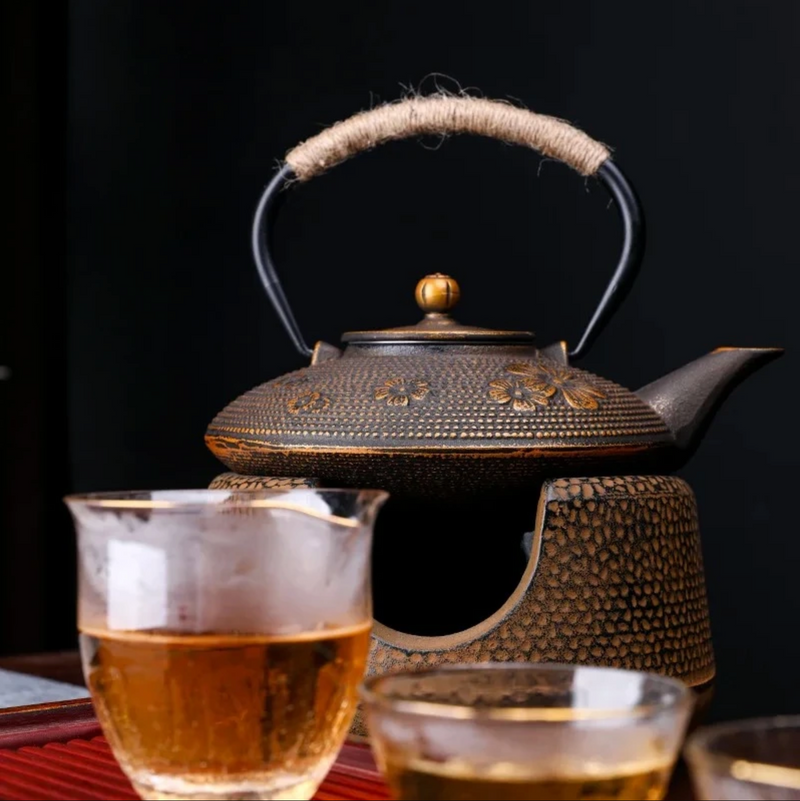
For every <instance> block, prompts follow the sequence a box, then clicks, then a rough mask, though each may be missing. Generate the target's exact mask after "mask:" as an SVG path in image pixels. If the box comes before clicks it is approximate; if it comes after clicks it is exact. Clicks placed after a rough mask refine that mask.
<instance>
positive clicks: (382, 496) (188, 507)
mask: <svg viewBox="0 0 800 801" xmlns="http://www.w3.org/2000/svg"><path fill="white" fill-rule="evenodd" d="M298 491H303V492H311V493H313V494H315V495H317V494H323V493H326V494H334V495H344V496H347V495H350V496H353V497H356V496H360V497H363V498H364V500H366V501H368V502H372V501H377V500H382V501H385V500H386V499H387V498H388V497H389V493H387V492H384V491H383V490H376V489H349V488H343V487H333V488H328V487H291V488H289V489H263V490H261V489H258V490H235V489H230V490H228V489H194V490H190V489H182V490H130V491H122V492H85V493H77V494H73V495H67V496H65V497H64V503H66V504H67V505H68V506H70V505H80V506H85V507H88V508H91V509H110V510H115V511H120V512H122V511H126V510H133V511H142V510H145V511H146V510H163V509H173V510H181V511H200V510H203V509H215V508H219V509H221V510H225V511H227V510H229V509H230V508H232V507H235V508H244V509H284V510H286V511H290V512H301V513H302V514H304V515H309V516H311V517H317V518H320V519H321V520H330V521H333V522H335V523H337V524H340V525H343V526H349V527H351V528H355V527H359V526H361V525H362V521H361V520H357V519H354V518H352V517H342V516H340V515H335V514H325V513H324V512H320V511H318V510H316V509H312V508H310V507H308V506H303V505H302V504H298V503H291V502H289V501H282V500H278V499H279V498H281V497H285V496H286V495H287V494H289V493H292V492H298ZM159 494H162V495H169V496H181V495H185V496H186V500H180V499H176V497H170V498H169V499H167V498H163V499H160V498H145V497H137V496H145V495H159ZM200 496H202V497H203V498H204V499H205V500H201V499H200ZM214 499H217V501H218V502H217V503H212V501H213V500H214ZM232 499H235V501H236V503H235V504H231V505H230V506H228V505H223V503H221V502H223V501H231V500H232Z"/></svg>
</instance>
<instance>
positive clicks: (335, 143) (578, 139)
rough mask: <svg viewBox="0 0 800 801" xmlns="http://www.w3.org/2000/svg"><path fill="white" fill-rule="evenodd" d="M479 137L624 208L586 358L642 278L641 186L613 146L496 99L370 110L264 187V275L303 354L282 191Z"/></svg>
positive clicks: (257, 226) (256, 249) (258, 254)
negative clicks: (403, 148)
mask: <svg viewBox="0 0 800 801" xmlns="http://www.w3.org/2000/svg"><path fill="white" fill-rule="evenodd" d="M455 133H472V134H479V135H483V136H489V137H492V138H494V139H500V140H502V141H504V142H511V143H513V144H518V145H523V146H525V147H529V148H532V149H533V150H536V151H537V152H539V153H542V154H543V155H545V156H549V157H550V158H555V159H558V160H560V161H563V162H564V163H565V164H568V165H569V166H570V167H572V168H573V169H575V170H577V171H578V172H579V173H581V174H582V175H595V176H597V178H598V179H599V180H600V182H601V183H602V184H603V185H604V186H605V188H606V189H607V190H608V192H609V194H610V195H611V197H612V198H613V199H614V202H615V203H616V206H617V209H618V210H619V214H620V218H621V220H622V227H623V242H622V253H621V255H620V259H619V263H618V264H617V268H616V270H615V271H614V275H613V276H612V277H611V281H610V282H609V284H608V287H606V291H605V292H604V294H603V297H602V298H601V300H600V303H599V304H598V306H597V309H596V310H595V312H594V314H593V315H592V319H591V320H590V321H589V325H587V326H586V330H585V331H584V332H583V335H582V336H581V338H580V340H579V342H578V345H577V347H575V348H574V349H573V350H571V351H570V353H569V356H570V358H571V359H578V358H580V357H581V356H584V355H585V354H586V352H587V351H588V350H589V347H590V346H591V344H592V343H593V342H594V340H595V339H596V338H597V336H598V335H599V333H600V331H602V329H603V327H604V326H605V325H606V323H608V321H609V320H610V319H611V316H612V315H613V314H614V312H615V311H616V310H617V308H618V307H619V304H620V303H621V302H622V301H623V300H624V298H625V296H626V295H627V293H628V291H629V290H630V287H631V285H632V284H633V280H634V278H635V277H636V275H637V274H638V271H639V267H640V265H641V261H642V255H643V253H644V236H645V232H644V216H643V214H642V208H641V206H640V204H639V200H638V198H637V197H636V193H635V192H634V191H633V187H632V186H631V185H630V183H629V182H628V180H627V178H626V177H625V176H624V175H623V174H622V172H621V170H620V169H619V167H617V166H616V164H614V162H613V161H612V160H611V158H610V153H609V150H608V148H607V147H606V146H605V145H602V144H600V142H596V141H595V140H594V139H592V138H591V137H589V136H587V135H586V134H585V133H583V131H580V130H578V129H577V128H574V127H573V126H572V125H570V124H569V123H567V122H564V121H563V120H559V119H556V118H555V117H548V116H546V115H544V114H535V113H534V112H532V111H528V110H526V109H522V108H517V107H516V106H511V105H508V104H506V103H501V102H498V101H494V100H482V99H480V98H472V97H441V96H433V97H416V98H410V99H408V100H403V101H400V102H399V103H393V104H389V105H386V106H381V107H380V108H375V109H372V110H371V111H364V112H361V113H360V114H356V115H355V116H354V117H350V118H349V119H347V120H344V121H342V122H338V123H336V124H335V125H332V126H331V127H330V128H327V129H326V130H324V131H322V133H319V134H317V135H316V136H314V137H312V138H311V139H307V140H306V141H305V142H302V143H301V144H299V145H297V147H295V148H293V149H292V150H290V151H289V153H287V155H286V161H285V163H284V164H283V166H282V167H281V169H280V170H279V172H278V173H277V174H276V175H275V177H274V178H273V179H272V181H271V182H270V184H269V186H267V188H266V189H265V190H264V194H263V195H262V196H261V200H260V201H259V203H258V208H257V209H256V215H255V219H254V220H253V233H252V246H253V257H254V258H255V262H256V267H257V268H258V274H259V277H260V278H261V282H262V284H263V285H264V289H265V290H266V291H267V294H268V295H269V298H270V300H271V301H272V305H273V306H274V307H275V311H276V312H277V314H278V317H280V319H281V322H282V323H283V325H284V328H286V331H287V332H288V334H289V337H290V338H291V340H292V343H293V344H294V346H295V348H297V350H298V351H299V352H300V353H301V354H302V355H303V356H312V355H313V353H314V351H313V350H312V349H311V348H310V347H309V346H308V345H307V344H306V342H305V340H304V339H303V335H302V333H301V332H300V328H299V327H298V325H297V321H296V320H295V317H294V314H293V312H292V309H291V307H290V306H289V303H288V301H287V300H286V295H285V294H284V292H283V287H282V286H281V282H280V279H279V278H278V274H277V272H276V271H275V266H274V264H273V262H272V256H271V254H270V242H269V239H270V237H269V234H270V227H271V222H272V220H273V218H274V215H275V212H276V211H277V208H278V202H279V200H280V199H281V198H282V197H284V196H285V193H284V192H281V189H283V188H284V187H285V186H286V185H287V184H288V183H289V182H290V181H291V180H292V179H299V180H300V181H307V180H309V179H310V178H313V177H314V176H315V175H319V174H320V173H322V172H325V170H328V169H330V168H331V167H335V166H336V165H337V164H340V163H341V162H343V161H345V160H346V159H348V158H350V157H351V156H354V155H356V154H357V153H361V152H363V151H365V150H370V149H371V148H373V147H376V146H377V145H380V144H382V143H383V142H388V141H390V140H392V139H405V138H408V137H411V136H419V135H423V134H439V135H446V134H455Z"/></svg>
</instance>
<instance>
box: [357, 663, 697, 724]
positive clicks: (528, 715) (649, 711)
mask: <svg viewBox="0 0 800 801" xmlns="http://www.w3.org/2000/svg"><path fill="white" fill-rule="evenodd" d="M493 670H507V671H519V672H536V673H556V672H559V671H561V672H567V673H576V672H577V671H578V670H582V671H587V672H592V673H598V674H599V673H605V672H614V673H627V674H629V675H635V676H644V677H646V678H647V679H648V680H650V681H652V682H653V683H654V685H656V686H658V687H661V688H663V690H664V697H663V699H662V700H661V701H660V702H658V703H646V704H645V703H643V704H634V705H631V706H629V707H617V708H613V707H609V708H597V709H594V708H589V707H566V706H565V707H528V706H508V707H474V706H468V705H466V704H450V703H446V702H443V701H416V700H413V699H408V698H402V697H396V696H390V695H384V694H382V693H381V692H380V690H379V689H378V688H377V685H379V684H381V683H383V682H387V683H389V682H392V680H393V679H397V678H399V677H400V676H402V677H404V678H407V677H408V676H409V675H418V676H424V675H428V676H430V675H434V674H439V675H447V674H454V673H463V672H470V671H473V672H476V673H478V672H482V671H493ZM360 694H361V698H362V699H363V700H364V701H365V702H366V703H367V704H368V705H372V706H375V707H381V708H383V709H388V710H391V711H393V712H401V713H404V714H413V715H420V716H426V717H439V718H451V719H458V720H504V721H520V722H526V723H570V722H580V721H592V720H632V719H641V718H651V717H654V716H656V715H660V714H662V713H664V712H669V711H673V710H677V709H680V708H681V707H688V706H689V705H691V702H692V698H691V690H690V689H689V688H688V687H687V686H686V685H685V684H683V682H681V681H678V680H677V679H671V678H668V677H666V676H659V675H657V674H654V673H645V672H640V671H632V670H621V669H617V668H605V667H589V666H584V665H566V664H558V663H548V664H521V663H513V662H512V663H503V662H481V663H476V664H465V665H451V666H448V667H445V668H431V669H429V670H421V671H414V673H413V674H409V673H402V674H389V675H381V676H372V677H370V678H369V679H367V680H366V681H365V682H364V683H363V684H362V685H361V688H360Z"/></svg>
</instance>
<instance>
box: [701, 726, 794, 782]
mask: <svg viewBox="0 0 800 801" xmlns="http://www.w3.org/2000/svg"><path fill="white" fill-rule="evenodd" d="M776 729H797V731H798V736H800V715H786V716H781V717H774V718H754V719H752V720H741V721H734V722H732V723H717V724H715V725H713V726H707V727H705V728H703V729H701V730H700V731H698V732H696V733H695V734H693V735H692V736H691V737H690V738H689V741H688V742H687V744H686V748H685V753H686V757H687V758H688V759H689V761H690V762H694V763H695V764H697V765H698V767H700V763H701V762H703V761H704V762H709V763H712V764H713V765H714V766H715V767H717V768H720V769H721V770H722V771H724V772H725V773H727V774H728V775H730V776H731V777H733V778H734V779H736V780H738V781H744V782H754V783H756V784H766V785H769V786H771V787H781V788H790V789H792V790H800V765H798V767H796V768H792V767H787V766H786V765H776V764H771V763H769V762H756V761H754V760H750V759H742V758H740V757H735V756H732V755H731V754H727V753H725V752H724V751H717V750H715V748H716V746H715V743H714V741H715V740H717V739H718V738H720V737H724V736H726V735H733V734H743V735H746V734H755V733H758V732H769V731H774V730H776Z"/></svg>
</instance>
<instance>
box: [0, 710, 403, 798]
mask: <svg viewBox="0 0 800 801" xmlns="http://www.w3.org/2000/svg"><path fill="white" fill-rule="evenodd" d="M99 732H100V729H99V726H98V724H97V721H96V720H95V718H94V716H93V714H92V709H91V704H90V703H89V702H88V701H68V702H65V703H61V704H47V705H44V706H41V707H29V708H27V709H25V708H23V709H19V710H9V711H6V712H1V713H0V799H9V801H11V800H12V799H13V801H26V800H27V799H37V800H38V799H42V800H44V799H58V801H73V800H74V801H78V800H79V799H80V800H82V799H108V801H112V799H119V801H128V799H130V800H131V801H134V800H135V799H137V798H138V796H137V795H136V794H135V793H134V792H133V789H132V788H131V785H130V783H129V782H128V780H127V779H126V778H125V776H124V775H123V773H122V771H121V770H120V768H119V765H117V763H116V761H115V759H114V757H113V756H112V754H111V750H110V749H109V747H108V744H107V743H106V741H105V740H104V739H103V737H101V736H100V734H99ZM315 798H316V799H318V801H336V800H337V799H338V801H350V799H352V800H353V801H361V799H376V801H382V799H387V798H389V794H388V792H387V789H386V785H385V784H384V782H383V779H382V778H381V775H380V773H378V770H377V768H376V767H375V762H374V761H373V759H372V754H371V753H370V751H369V749H368V748H367V747H366V746H363V745H355V744H348V745H346V746H345V747H344V748H343V749H342V752H341V754H340V755H339V758H338V759H337V760H336V764H335V765H334V766H333V768H332V769H331V772H330V773H329V774H328V777H327V778H326V779H325V781H324V782H323V784H322V787H320V790H319V792H318V793H317V795H316V796H315Z"/></svg>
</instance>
